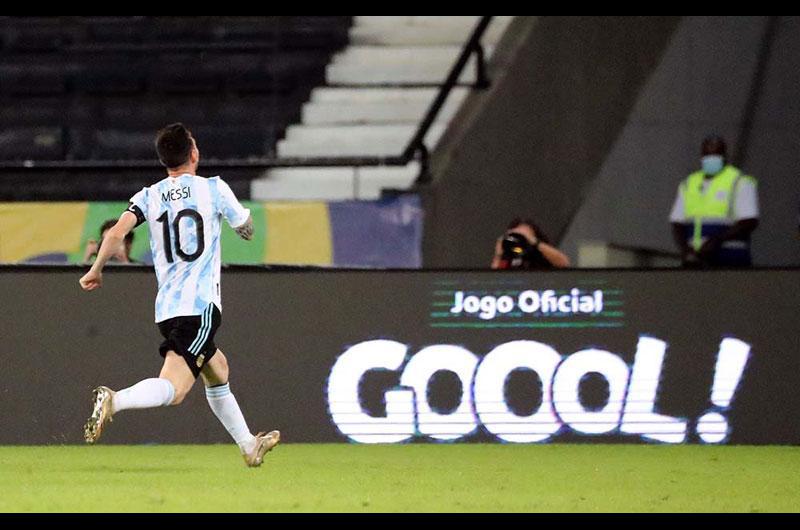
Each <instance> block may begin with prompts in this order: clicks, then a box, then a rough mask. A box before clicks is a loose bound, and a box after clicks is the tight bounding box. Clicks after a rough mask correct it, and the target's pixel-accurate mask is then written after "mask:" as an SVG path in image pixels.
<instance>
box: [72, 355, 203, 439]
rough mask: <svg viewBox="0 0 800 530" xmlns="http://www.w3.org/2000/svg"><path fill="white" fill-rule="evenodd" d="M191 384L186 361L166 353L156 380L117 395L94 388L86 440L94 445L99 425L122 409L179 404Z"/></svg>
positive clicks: (100, 428) (190, 374) (193, 378)
mask: <svg viewBox="0 0 800 530" xmlns="http://www.w3.org/2000/svg"><path fill="white" fill-rule="evenodd" d="M194 381H195V376H194V374H193V373H192V371H191V370H190V369H189V367H188V366H187V364H186V361H184V360H183V358H181V357H180V356H179V355H177V354H176V353H175V352H173V351H169V352H167V353H166V355H165V356H164V365H163V367H162V368H161V373H160V374H159V376H158V377H151V378H149V379H144V380H143V381H139V382H138V383H136V384H135V385H133V386H131V387H128V388H125V389H123V390H120V391H118V392H114V391H112V390H111V389H110V388H108V387H104V386H101V387H99V388H96V389H95V391H94V410H93V411H92V415H91V417H90V418H89V420H88V421H87V422H86V426H85V427H84V437H85V438H86V441H87V442H89V443H94V442H96V441H97V439H98V438H100V434H101V433H102V430H103V426H104V425H105V424H106V423H107V422H109V421H111V419H112V418H113V416H114V414H116V413H117V412H120V411H122V410H131V409H151V408H156V407H166V406H169V405H178V404H180V403H181V402H182V401H183V399H184V398H185V397H186V394H188V393H189V390H191V389H192V385H193V384H194Z"/></svg>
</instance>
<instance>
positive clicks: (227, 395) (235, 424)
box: [206, 383, 256, 454]
mask: <svg viewBox="0 0 800 530" xmlns="http://www.w3.org/2000/svg"><path fill="white" fill-rule="evenodd" d="M206 398H208V405H209V406H210V407H211V410H212V411H214V415H215V416H216V417H217V419H219V421H220V422H221V423H222V425H224V426H225V429H226V430H227V431H228V433H229V434H230V435H231V437H232V438H233V441H234V442H236V443H237V445H238V446H239V449H240V450H241V451H242V454H247V453H249V452H251V451H252V450H253V449H254V448H255V446H256V437H255V436H253V434H252V433H251V432H250V429H248V428H247V422H245V421H244V415H242V411H241V409H240V408H239V403H237V402H236V398H235V397H234V396H233V394H231V387H230V384H228V383H225V384H224V385H219V386H212V387H208V388H206Z"/></svg>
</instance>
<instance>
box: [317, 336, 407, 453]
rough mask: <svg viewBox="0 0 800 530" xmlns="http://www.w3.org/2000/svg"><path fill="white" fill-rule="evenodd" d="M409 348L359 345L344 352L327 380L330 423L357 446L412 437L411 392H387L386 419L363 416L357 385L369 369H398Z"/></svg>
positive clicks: (371, 343)
mask: <svg viewBox="0 0 800 530" xmlns="http://www.w3.org/2000/svg"><path fill="white" fill-rule="evenodd" d="M407 350H408V348H407V347H406V346H405V345H404V344H400V343H399V342H394V341H389V340H373V341H368V342H362V343H360V344H356V345H355V346H353V347H351V348H350V349H348V350H347V351H346V352H344V353H343V354H342V355H341V356H340V357H339V358H338V359H337V360H336V364H334V365H333V369H331V375H330V376H329V377H328V408H329V410H330V413H331V418H332V419H333V423H335V424H336V426H337V427H338V428H339V430H340V431H341V432H342V434H344V435H345V436H347V437H348V438H349V439H350V440H352V441H354V442H359V443H395V442H402V441H405V440H408V439H409V438H411V437H412V436H413V435H414V393H413V392H412V391H411V390H391V391H389V392H386V394H385V400H386V417H385V418H376V417H373V416H369V415H368V414H366V413H365V412H364V410H363V408H362V407H361V401H360V399H359V395H358V384H359V382H360V381H361V378H362V377H363V376H364V374H365V373H366V372H368V371H370V370H378V369H384V370H399V369H400V367H401V366H402V365H403V361H404V360H405V357H406V351H407Z"/></svg>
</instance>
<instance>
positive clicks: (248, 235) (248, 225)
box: [234, 215, 255, 241]
mask: <svg viewBox="0 0 800 530" xmlns="http://www.w3.org/2000/svg"><path fill="white" fill-rule="evenodd" d="M234 230H235V231H236V233H237V234H239V237H241V238H242V239H244V240H245V241H250V240H251V239H253V233H254V232H255V228H254V227H253V216H252V215H248V216H247V221H245V222H244V224H242V225H241V226H238V227H236V228H234Z"/></svg>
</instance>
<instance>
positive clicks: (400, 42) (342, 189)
mask: <svg viewBox="0 0 800 530" xmlns="http://www.w3.org/2000/svg"><path fill="white" fill-rule="evenodd" d="M479 18H480V17H477V16H456V17H446V16H358V17H355V23H354V25H353V27H352V29H351V31H350V41H351V44H350V46H349V47H348V48H346V49H345V50H344V51H343V52H341V53H339V54H337V55H335V56H334V58H333V61H332V62H331V64H330V65H328V68H327V71H326V77H327V86H324V87H320V88H317V89H315V90H314V91H313V92H312V94H311V98H310V100H309V101H308V102H307V103H306V104H305V105H304V107H303V111H302V123H301V124H298V125H292V126H290V127H289V128H288V129H287V130H286V136H285V138H284V139H283V140H281V141H279V142H278V146H277V151H278V156H280V157H357V156H387V157H388V156H398V155H400V154H401V153H402V151H403V150H404V149H405V147H406V145H407V144H408V142H409V141H410V140H411V137H412V136H413V135H414V133H415V132H416V130H417V127H418V125H419V123H420V121H421V120H422V118H423V117H424V115H425V112H426V111H427V110H428V107H429V106H430V104H431V102H432V101H433V99H434V98H435V96H436V94H437V92H438V87H439V86H440V85H441V83H442V82H443V81H444V79H445V78H446V76H447V74H448V73H449V71H450V69H451V67H452V65H453V64H454V63H455V61H456V59H457V58H458V55H459V53H460V52H461V49H462V46H463V45H464V43H465V42H466V40H467V38H468V37H469V35H470V33H471V32H472V30H473V29H474V27H475V25H476V24H477V22H478V20H479ZM511 19H513V17H510V16H499V17H495V19H494V21H493V22H492V24H491V25H490V27H489V29H488V30H487V33H486V34H485V35H484V38H483V41H482V42H483V44H484V47H485V49H486V52H487V57H488V56H490V54H491V52H492V49H493V47H494V45H495V44H496V43H497V42H498V40H499V39H500V37H501V36H502V34H503V32H504V31H505V29H506V28H507V26H508V24H509V23H510V22H511ZM474 81H475V64H474V58H473V59H472V60H471V61H470V64H469V65H468V66H467V68H466V69H465V71H464V73H463V75H462V77H461V79H460V83H461V84H464V85H469V84H471V83H473V82H474ZM468 91H469V88H468V87H466V86H459V87H457V88H456V89H455V90H454V91H453V92H452V93H451V95H450V97H449V98H448V100H447V103H446V104H445V106H444V108H443V109H442V111H441V112H440V114H439V116H438V118H437V121H436V122H435V123H434V124H433V126H432V127H431V129H430V131H429V133H428V135H427V137H426V145H427V146H428V147H429V148H430V149H433V147H434V146H435V145H436V143H437V142H438V140H439V138H440V137H441V135H442V134H443V133H444V131H445V129H446V128H447V125H448V123H449V122H450V119H451V118H452V117H453V116H454V115H455V113H456V112H457V111H458V109H459V107H460V105H461V103H462V102H463V101H464V99H465V98H466V96H467V94H468ZM418 174H419V165H418V164H417V163H411V164H409V165H408V166H406V167H375V168H361V169H359V168H279V169H272V170H270V171H268V172H266V173H265V174H264V176H263V177H262V178H260V179H257V180H255V181H253V184H252V190H251V191H252V197H253V198H254V199H256V200H344V199H375V198H378V197H379V196H380V193H381V190H382V189H385V188H393V189H407V188H409V187H410V186H411V185H412V184H413V183H414V180H415V179H416V178H417V176H418Z"/></svg>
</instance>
